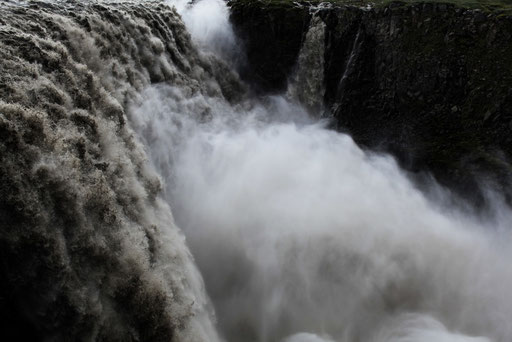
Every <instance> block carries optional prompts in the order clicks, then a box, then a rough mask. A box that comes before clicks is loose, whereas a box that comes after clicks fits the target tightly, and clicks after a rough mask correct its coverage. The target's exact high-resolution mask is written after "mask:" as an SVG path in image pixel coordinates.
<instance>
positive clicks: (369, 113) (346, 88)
mask: <svg viewBox="0 0 512 342" xmlns="http://www.w3.org/2000/svg"><path fill="white" fill-rule="evenodd" d="M278 4H279V6H278V5H274V6H269V5H264V4H263V3H261V2H248V1H243V0H240V1H238V2H236V1H233V2H232V4H231V7H232V14H231V15H232V18H233V23H234V24H235V26H236V27H238V30H240V31H243V34H244V35H245V36H246V37H247V38H248V41H249V42H248V43H247V44H248V45H249V46H257V45H258V44H263V42H264V41H267V40H268V37H267V36H265V35H260V34H259V32H258V31H249V30H248V29H247V28H248V27H251V25H258V26H261V27H267V30H273V28H272V27H274V26H275V24H274V21H272V20H268V19H267V18H269V17H271V16H272V14H269V13H273V15H274V16H277V15H278V13H281V12H282V11H284V9H283V7H284V8H286V9H287V11H288V13H289V12H293V13H296V15H299V14H300V15H304V13H306V15H307V16H309V18H311V17H312V16H318V17H320V18H321V19H322V20H323V21H324V23H325V24H326V29H325V42H324V44H325V48H324V51H325V52H324V55H323V56H319V57H318V58H323V64H324V66H325V67H324V82H325V95H324V103H325V105H326V112H327V115H328V116H329V117H331V118H332V119H333V124H332V125H333V128H335V129H337V130H340V131H346V132H348V133H350V134H351V135H352V137H353V138H354V139H355V140H356V142H358V143H359V144H361V145H364V146H367V147H370V148H372V149H375V150H378V151H385V152H391V153H393V154H394V155H395V156H396V157H397V158H398V160H399V161H400V163H401V165H402V166H404V167H405V168H406V169H408V170H411V171H414V172H420V171H428V172H431V173H433V174H434V176H435V177H436V178H437V179H438V181H440V182H441V183H443V184H445V185H449V186H451V187H452V189H454V190H456V191H457V192H459V193H460V194H463V195H464V196H471V197H473V198H474V199H477V200H478V197H479V196H473V195H474V194H475V190H476V189H477V188H478V185H477V182H476V178H480V179H484V180H485V181H487V182H489V183H492V184H493V185H494V186H496V187H497V188H502V189H504V193H505V194H510V174H511V170H512V169H511V167H510V162H509V161H510V157H511V156H512V149H511V146H512V141H511V139H512V138H511V136H512V135H511V134H510V133H512V112H511V109H510V108H511V104H512V67H511V66H512V46H511V45H510V44H509V42H510V39H511V37H512V19H511V18H510V17H507V16H505V15H502V14H498V13H489V12H483V11H481V10H468V9H463V8H458V7H456V6H454V5H449V4H429V3H419V4H403V3H391V4H390V5H388V6H385V7H378V8H368V7H365V8H359V7H354V6H324V8H313V7H311V6H310V5H305V4H302V5H300V4H298V3H292V2H288V3H287V2H278ZM248 7H249V8H253V7H256V8H258V10H259V11H262V12H264V13H265V15H262V16H259V17H258V18H257V19H254V18H253V17H252V16H248V15H247V13H252V12H256V10H254V9H253V10H251V11H252V12H251V11H249V10H247V8H248ZM275 7H279V8H280V10H279V11H281V12H277V11H276V10H275V9H274V8H275ZM240 8H243V10H240ZM284 20H285V19H284V18H283V21H284ZM309 20H311V19H309ZM309 20H307V19H304V21H309ZM242 22H243V23H244V24H243V25H240V24H239V23H242ZM251 22H256V24H254V23H251ZM291 25H292V26H293V27H289V28H288V30H287V33H286V34H283V36H282V37H281V38H280V40H286V41H292V40H293V39H299V38H300V39H301V40H302V39H303V37H304V36H305V33H306V32H307V28H306V29H304V28H303V27H302V26H301V25H298V24H295V25H293V24H291ZM292 36H293V37H295V38H292ZM278 47H279V49H283V50H286V51H280V52H278V53H274V54H273V55H272V56H268V57H266V56H264V55H262V54H260V53H254V52H251V50H248V60H249V62H251V63H253V64H256V65H267V64H273V65H282V64H283V63H284V64H286V68H283V70H287V71H289V70H293V68H294V63H296V60H297V56H298V50H297V49H295V48H294V49H291V48H289V47H288V46H286V45H278ZM284 55H288V56H291V55H294V56H295V57H294V58H291V57H290V58H287V59H283V58H281V57H280V56H284ZM262 77H265V76H262ZM273 81H274V78H273V76H269V77H268V79H267V82H269V83H271V82H273ZM267 90H268V91H273V90H274V88H273V87H269V88H267Z"/></svg>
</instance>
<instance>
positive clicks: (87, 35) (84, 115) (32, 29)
mask: <svg viewBox="0 0 512 342" xmlns="http://www.w3.org/2000/svg"><path fill="white" fill-rule="evenodd" d="M226 70H228V69H227V68H226V66H223V65H221V64H216V63H213V62H211V61H208V60H206V59H204V58H202V57H199V55H198V53H197V52H196V51H195V49H194V48H193V46H192V44H191V42H190V38H189V35H188V34H187V33H186V30H185V27H184V25H183V24H182V22H181V20H180V19H179V17H178V15H177V14H176V12H175V11H174V10H172V9H171V8H169V7H167V6H163V5H159V4H158V3H151V4H148V3H146V4H139V5H136V4H133V3H131V4H130V3H125V4H123V3H119V4H113V5H102V4H99V3H88V2H85V3H84V2H82V3H68V2H59V3H53V4H52V3H46V2H35V1H34V2H30V3H19V2H16V3H14V2H2V3H1V4H0V261H1V263H0V279H1V282H0V324H2V326H1V329H0V339H1V340H6V341H7V340H9V341H11V340H20V341H21V340H27V341H29V340H30V341H38V340H41V341H42V340H44V341H48V340H51V341H82V340H87V341H92V340H97V341H172V340H178V341H180V340H186V341H202V340H209V341H210V340H212V338H213V340H215V336H216V335H215V331H213V330H209V329H210V328H211V322H208V319H209V318H208V316H207V315H206V314H205V311H204V310H205V308H204V305H205V303H206V299H205V297H204V293H203V292H202V280H201V277H200V275H199V274H198V272H197V270H196V269H195V266H194V265H193V261H192V258H191V256H190V254H189V252H188V250H187V248H186V246H185V243H184V238H183V237H182V236H181V235H180V233H179V231H178V229H177V227H176V226H175V225H174V221H173V217H172V214H171V212H170V208H169V207H168V206H167V205H166V204H165V203H164V202H163V201H162V200H160V199H159V198H158V196H157V195H158V193H159V191H160V181H159V179H158V177H157V176H156V174H155V173H154V172H153V171H151V170H149V169H148V168H147V167H146V159H147V158H146V156H145V153H144V151H143V150H142V148H141V146H140V145H139V144H138V142H137V140H136V137H135V135H134V133H133V131H132V130H131V128H130V126H129V123H128V120H127V116H126V110H127V107H128V106H129V104H130V103H134V102H135V103H136V102H137V101H138V98H139V97H138V96H139V92H140V91H141V90H143V89H144V88H145V87H146V86H148V85H150V84H151V83H153V82H162V81H165V82H168V83H171V84H175V85H179V86H180V87H182V89H184V91H185V90H186V91H189V92H190V93H194V92H199V91H203V89H202V84H203V83H206V82H205V81H204V80H211V79H214V78H215V75H216V74H224V75H228V76H229V75H230V74H229V72H226ZM210 83H212V82H210ZM218 85H219V86H218V87H217V88H213V87H209V88H208V90H204V91H209V92H216V93H217V95H218V96H222V95H226V97H228V95H229V94H231V95H233V94H235V92H236V91H235V89H236V87H237V82H235V81H233V82H231V80H230V79H229V77H224V78H223V80H222V82H219V83H218ZM204 320H206V321H204ZM203 333H204V334H206V336H204V335H201V334H203ZM184 336H186V337H184Z"/></svg>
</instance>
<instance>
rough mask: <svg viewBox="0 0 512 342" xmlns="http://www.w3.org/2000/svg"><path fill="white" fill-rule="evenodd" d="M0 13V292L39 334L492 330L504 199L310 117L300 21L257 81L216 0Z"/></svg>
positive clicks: (399, 340)
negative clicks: (270, 82) (298, 41)
mask: <svg viewBox="0 0 512 342" xmlns="http://www.w3.org/2000/svg"><path fill="white" fill-rule="evenodd" d="M167 5H171V6H173V5H174V6H176V9H177V11H178V12H179V13H180V14H181V17H182V18H183V22H184V24H182V23H181V21H180V18H179V17H178V15H177V14H176V12H174V10H171V9H169V8H168V7H167ZM0 14H1V15H0V43H1V44H2V45H1V46H0V58H2V59H3V62H0V65H1V66H2V69H1V75H0V80H1V81H2V82H1V83H0V85H3V87H0V94H1V95H2V97H0V132H2V134H3V135H2V138H1V139H4V145H2V146H3V150H2V151H4V152H3V156H2V157H1V159H0V161H1V164H2V169H1V171H2V177H3V179H2V181H3V182H4V184H7V183H9V184H13V185H12V186H10V187H7V186H4V188H3V189H2V191H4V194H7V192H8V191H9V192H10V193H11V194H10V195H9V196H11V197H12V198H13V199H11V197H9V196H7V195H5V196H6V198H7V199H4V200H3V201H4V202H2V211H1V213H2V215H4V216H5V215H7V214H8V216H9V217H10V219H3V221H2V223H3V224H5V227H10V228H9V229H7V228H6V229H4V232H3V233H2V240H1V242H2V245H1V246H0V247H2V248H3V249H4V252H2V253H3V254H2V257H3V258H4V260H7V261H9V263H11V264H12V266H10V267H7V266H3V267H4V268H3V271H2V272H3V274H4V275H5V276H6V277H7V279H8V281H6V282H5V284H6V285H3V291H4V292H5V293H11V294H12V296H13V298H14V299H12V300H11V301H10V302H9V303H8V305H9V308H11V309H12V308H13V307H16V308H17V309H16V310H17V311H18V315H19V316H20V317H22V318H19V319H18V320H17V321H16V322H18V321H20V320H21V321H23V320H26V321H27V322H30V323H31V324H32V325H34V327H35V328H34V329H35V331H36V333H37V334H40V335H41V336H45V339H44V340H48V341H51V340H66V337H65V336H74V339H73V340H84V341H85V340H107V341H115V340H122V341H132V340H133V341H137V340H140V341H164V340H170V339H175V340H177V341H224V340H225V341H239V342H242V341H259V342H260V341H261V342H273V341H276V342H277V341H283V342H332V341H336V342H426V341H439V342H445V341H446V342H452V341H457V342H466V341H467V342H469V341H473V342H486V341H496V342H499V341H502V342H506V341H511V340H512V324H511V323H510V317H511V315H512V296H511V295H510V289H511V288H512V263H511V262H510V260H511V257H512V248H511V247H512V239H511V238H512V235H511V234H510V226H511V225H512V212H511V211H510V209H509V208H508V207H507V206H506V205H505V204H503V203H502V200H501V199H500V196H499V195H498V194H494V193H492V192H490V191H489V192H488V195H487V197H488V200H489V202H490V203H492V205H491V208H490V209H489V210H488V211H487V212H486V213H485V215H477V214H473V213H472V210H471V208H469V207H465V206H464V204H461V203H457V199H456V198H454V197H453V196H451V194H450V192H449V191H448V190H445V189H443V188H442V187H440V186H438V185H436V184H435V182H434V181H432V182H430V184H429V185H428V186H425V187H424V188H422V190H421V191H420V190H419V189H418V188H417V186H416V185H415V184H414V183H413V182H412V181H410V180H409V178H408V176H407V174H406V173H404V172H403V171H402V170H401V169H400V168H399V167H398V165H397V164H396V162H395V160H394V159H393V158H392V157H390V156H387V155H380V154H375V153H372V152H369V151H364V150H362V149H361V148H359V147H358V146H357V145H356V144H355V143H354V142H353V140H352V139H351V138H350V136H348V135H345V134H342V133H338V132H335V131H332V130H330V129H328V128H327V126H328V121H327V120H326V119H321V117H322V113H321V112H322V109H321V108H320V107H321V106H320V105H319V103H320V102H321V101H319V100H318V98H317V97H318V96H321V95H319V94H321V92H322V80H321V76H320V75H319V73H320V72H314V71H315V70H318V69H319V68H321V62H322V54H321V51H317V49H319V48H318V46H317V45H318V44H317V42H318V41H319V40H320V39H321V37H322V34H323V31H322V27H321V26H319V24H318V23H315V22H313V23H312V25H311V28H310V33H308V35H307V37H306V41H305V43H304V46H303V51H301V55H300V57H299V62H298V66H297V68H296V74H295V75H293V76H292V77H290V85H289V91H288V92H286V93H283V94H281V95H275V96H266V97H261V96H259V97H257V96H253V95H251V92H250V91H249V90H248V89H249V86H247V85H245V84H244V83H243V82H242V81H240V80H239V78H238V76H237V74H236V71H235V69H236V68H235V65H237V64H238V63H241V61H242V60H243V53H242V50H243V49H242V47H243V42H240V41H238V39H237V38H236V37H235V35H234V33H233V31H232V28H231V26H230V24H229V19H228V18H229V10H228V9H227V7H226V5H225V4H224V2H223V1H221V0H199V1H197V2H195V3H194V4H187V3H186V2H177V1H174V2H173V1H169V2H166V3H165V4H162V3H159V2H147V3H144V2H139V3H131V2H123V3H95V2H91V3H88V2H86V3H85V4H78V3H75V2H57V1H55V2H33V3H30V2H4V3H1V4H0ZM27 18H28V19H29V20H27ZM320 50H321V49H320ZM319 65H320V66H319ZM315 97H316V98H315ZM125 120H126V122H125ZM5 141H8V142H9V144H10V145H9V144H7V143H5ZM9 151H11V152H9ZM20 170H21V171H20ZM20 175H21V176H20ZM20 177H22V178H23V177H25V178H26V181H25V180H24V179H22V178H20ZM34 184H35V185H34ZM11 203H15V204H11ZM16 203H18V204H16ZM171 210H172V214H171ZM18 211H19V213H18ZM34 217H35V218H34ZM31 220H32V221H31ZM178 227H179V229H178ZM22 228H23V229H27V230H29V231H30V230H31V229H32V230H33V231H34V233H23V234H20V233H19V230H20V229H22ZM34 239H36V240H37V241H39V242H37V243H34V242H33V241H34ZM13 246H14V247H13ZM32 246H39V247H38V248H40V249H38V250H37V254H35V257H34V258H31V257H27V256H26V255H28V254H30V251H29V249H31V248H32ZM189 249H190V252H189ZM20 251H21V252H20ZM17 253H18V254H17ZM20 255H21V257H20ZM20 258H21V259H20ZM32 259H34V260H32ZM13 260H26V261H20V262H19V264H16V263H14V261H13ZM20 270H21V271H20ZM20 279H21V280H20Z"/></svg>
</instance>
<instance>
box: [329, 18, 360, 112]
mask: <svg viewBox="0 0 512 342" xmlns="http://www.w3.org/2000/svg"><path fill="white" fill-rule="evenodd" d="M361 33H363V30H362V26H361V25H359V27H358V28H357V33H356V36H355V38H354V42H353V43H352V48H351V49H350V54H349V56H348V59H347V62H346V64H345V69H344V71H343V75H342V76H341V78H340V81H339V83H338V88H337V91H336V92H337V95H336V98H337V99H339V100H338V101H337V102H338V105H339V104H341V103H342V101H343V95H344V94H345V90H346V87H347V82H348V79H349V77H350V75H351V74H352V72H353V71H354V70H355V63H356V61H357V56H359V53H360V51H361V46H362V45H363V36H364V33H363V36H362V35H361Z"/></svg>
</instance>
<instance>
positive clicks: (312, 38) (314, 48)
mask: <svg viewBox="0 0 512 342" xmlns="http://www.w3.org/2000/svg"><path fill="white" fill-rule="evenodd" d="M324 48H325V24H324V22H323V21H322V19H321V18H320V17H319V16H314V17H313V18H312V19H311V23H310V27H309V29H308V32H307V34H306V38H305V40H304V43H303V47H302V49H301V51H300V53H299V58H298V61H297V68H296V69H297V70H296V71H295V73H294V75H293V77H292V78H291V80H290V82H289V86H288V97H290V98H292V99H296V100H298V101H299V102H300V103H302V104H303V105H304V106H305V107H306V108H308V110H309V111H310V112H311V113H312V114H318V113H320V112H321V110H322V109H323V98H324V94H325V84H324Z"/></svg>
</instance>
